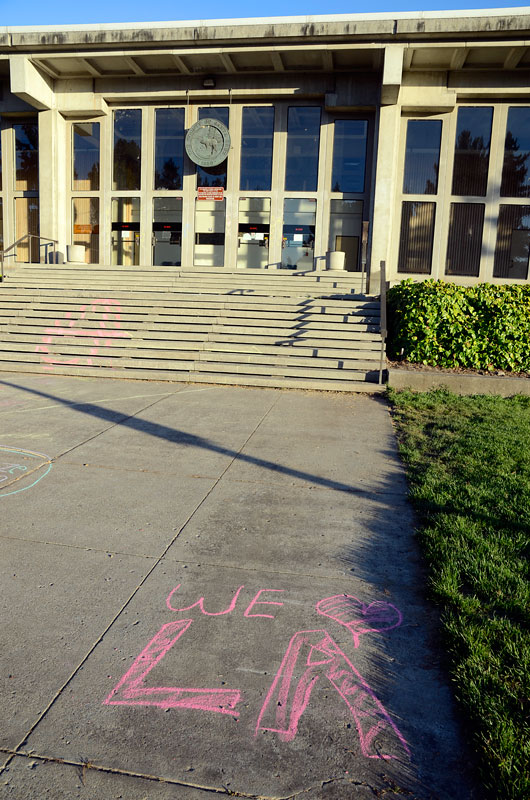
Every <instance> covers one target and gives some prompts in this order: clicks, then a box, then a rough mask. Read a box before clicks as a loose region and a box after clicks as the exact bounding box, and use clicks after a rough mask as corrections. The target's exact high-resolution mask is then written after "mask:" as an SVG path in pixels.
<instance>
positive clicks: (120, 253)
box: [112, 197, 140, 267]
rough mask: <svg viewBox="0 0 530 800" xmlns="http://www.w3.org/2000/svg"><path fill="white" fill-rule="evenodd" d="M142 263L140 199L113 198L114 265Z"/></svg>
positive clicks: (128, 265)
mask: <svg viewBox="0 0 530 800" xmlns="http://www.w3.org/2000/svg"><path fill="white" fill-rule="evenodd" d="M139 263H140V198H139V197H113V198H112V264H113V265H115V264H119V265H123V266H125V267H130V266H135V265H138V264H139Z"/></svg>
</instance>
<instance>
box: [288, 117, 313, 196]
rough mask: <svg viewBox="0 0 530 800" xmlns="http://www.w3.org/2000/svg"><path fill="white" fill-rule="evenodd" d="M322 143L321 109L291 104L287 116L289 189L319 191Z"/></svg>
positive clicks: (294, 190) (292, 190)
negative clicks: (319, 158)
mask: <svg viewBox="0 0 530 800" xmlns="http://www.w3.org/2000/svg"><path fill="white" fill-rule="evenodd" d="M319 145H320V108H311V107H305V106H293V107H291V108H290V109H289V116H288V119H287V163H286V167H285V190H286V191H287V192H316V190H317V183H318V149H319Z"/></svg>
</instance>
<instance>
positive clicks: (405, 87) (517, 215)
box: [0, 8, 530, 290]
mask: <svg viewBox="0 0 530 800" xmlns="http://www.w3.org/2000/svg"><path fill="white" fill-rule="evenodd" d="M0 79H1V88H2V93H1V99H0V114H1V123H2V131H1V149H2V184H1V194H0V202H1V210H2V217H1V219H2V233H3V246H4V248H8V247H9V246H10V245H12V244H13V242H15V240H17V239H18V238H20V237H21V236H23V235H24V234H25V233H28V232H30V233H38V234H40V236H42V237H47V238H49V239H53V240H56V241H57V242H58V251H59V253H60V254H62V255H63V256H64V257H66V254H67V246H72V245H74V246H76V245H77V246H78V247H77V248H76V247H74V248H73V249H70V250H69V251H68V252H69V254H70V257H71V258H73V259H74V260H76V259H79V258H81V259H82V260H84V261H85V262H86V263H87V264H102V265H105V264H107V265H109V266H111V265H115V266H119V265H124V266H128V265H140V266H142V265H143V266H145V268H146V269H148V268H149V266H150V265H165V266H171V265H175V266H179V265H182V266H189V267H194V268H195V269H196V270H198V271H200V270H201V269H203V268H204V269H205V270H208V271H209V272H210V273H211V271H212V269H218V270H219V271H220V272H222V271H223V270H225V271H234V270H239V269H241V270H282V269H283V270H285V269H287V270H293V271H307V270H315V271H316V272H319V271H322V270H325V268H326V253H327V252H328V251H341V252H344V253H345V254H346V255H345V264H346V269H347V270H348V271H352V272H358V271H359V270H360V269H361V255H362V247H361V239H362V234H363V223H364V230H365V234H366V237H367V257H368V267H369V269H370V271H371V287H372V290H373V289H374V288H375V289H377V277H378V275H377V273H378V265H379V263H380V261H381V260H384V261H386V264H387V276H388V278H389V279H390V280H391V282H395V281H397V280H400V279H401V278H404V277H412V278H416V279H422V278H424V277H426V276H432V277H435V278H443V279H445V280H450V281H454V282H457V283H467V284H471V283H475V282H479V281H480V282H482V281H492V282H495V283H503V282H507V281H510V282H512V281H523V282H527V281H528V257H529V246H530V8H517V9H500V10H487V11H462V12H432V13H427V12H425V13H419V12H415V13H402V14H393V15H392V16H389V15H386V14H363V15H357V14H356V15H338V16H318V17H292V18H288V17H286V18H277V19H272V18H271V19H246V20H212V21H198V22H165V23H156V24H149V25H140V24H120V25H84V26H71V25H65V26H64V27H63V28H62V29H61V30H59V31H57V30H52V29H51V28H47V27H35V28H31V27H13V28H1V29H0ZM205 120H210V121H212V120H213V122H206V123H204V121H205ZM198 122H203V125H202V127H201V126H199V128H197V127H196V128H195V129H194V130H195V133H196V135H195V140H194V141H195V144H196V146H197V147H198V148H199V149H201V148H202V160H201V154H200V153H197V152H195V153H194V152H193V150H192V146H193V142H192V141H191V140H190V137H189V136H188V138H186V134H187V132H188V131H190V129H191V128H192V126H194V125H195V124H196V123H198ZM201 130H202V132H203V134H204V135H202V139H201V137H200V136H199V137H198V138H197V131H199V133H200V132H201ZM227 131H228V132H229V135H228V134H227ZM190 148H191V149H190ZM208 148H210V153H209V155H212V154H213V155H214V156H215V155H216V154H217V156H219V152H220V149H221V151H222V148H225V150H224V151H222V152H221V155H222V156H223V160H221V161H220V163H210V162H208V158H207V155H208V154H207V153H206V151H207V150H208ZM225 155H226V157H225ZM215 160H216V159H215V158H212V159H210V161H215ZM217 160H219V159H218V158H217ZM197 161H198V162H200V163H202V166H201V165H200V164H197V163H196V162H197ZM45 250H46V247H45V243H44V240H43V241H41V242H40V246H39V242H38V240H32V242H31V244H30V243H28V241H27V240H26V241H24V242H22V243H21V244H20V245H19V246H18V248H17V251H16V252H17V258H18V260H20V261H24V260H33V261H37V260H41V261H42V260H43V258H44V252H45Z"/></svg>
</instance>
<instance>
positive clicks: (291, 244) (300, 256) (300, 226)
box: [282, 198, 317, 269]
mask: <svg viewBox="0 0 530 800" xmlns="http://www.w3.org/2000/svg"><path fill="white" fill-rule="evenodd" d="M316 212H317V201H316V200H313V199H310V198H304V199H298V198H296V199H294V198H288V199H286V200H284V206H283V238H282V269H313V266H314V262H313V253H314V249H315V222H316Z"/></svg>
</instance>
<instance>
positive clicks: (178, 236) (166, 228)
mask: <svg viewBox="0 0 530 800" xmlns="http://www.w3.org/2000/svg"><path fill="white" fill-rule="evenodd" d="M152 242H153V264H154V266H156V267H180V265H181V247H182V197H155V198H154V199H153V239H152Z"/></svg>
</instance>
